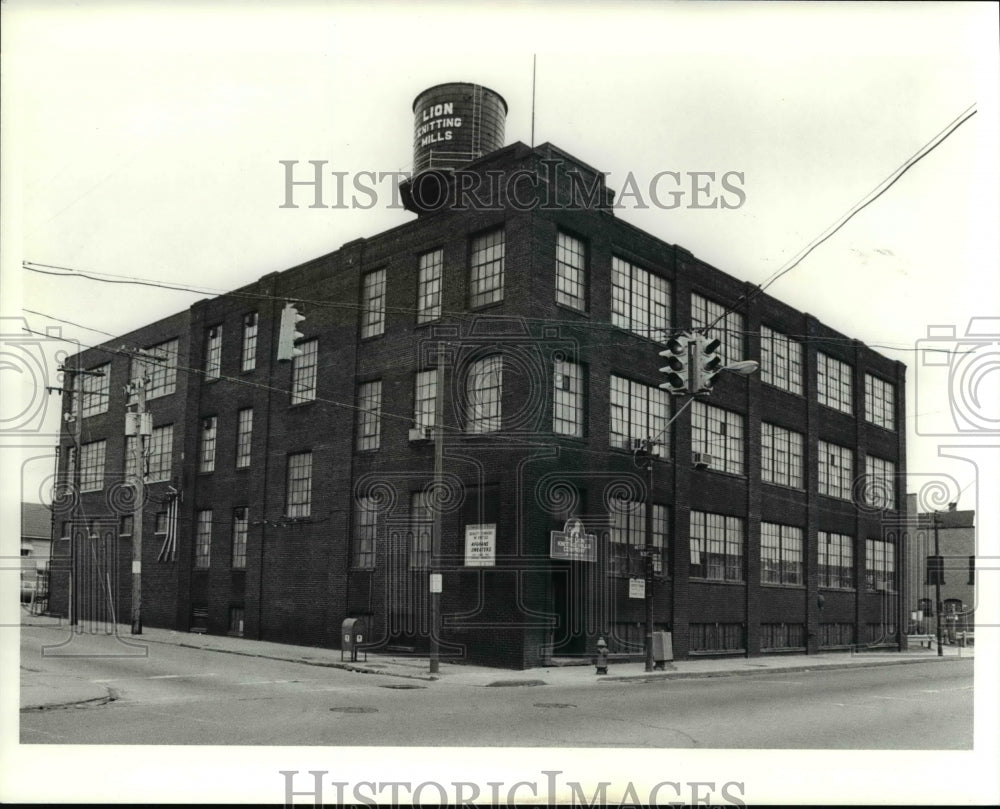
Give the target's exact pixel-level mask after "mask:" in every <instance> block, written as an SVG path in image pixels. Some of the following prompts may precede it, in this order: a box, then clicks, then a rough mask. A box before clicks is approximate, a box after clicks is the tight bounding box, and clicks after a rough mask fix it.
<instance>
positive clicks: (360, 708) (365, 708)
mask: <svg viewBox="0 0 1000 809" xmlns="http://www.w3.org/2000/svg"><path fill="white" fill-rule="evenodd" d="M330 710H331V711H336V712H337V713H378V708H372V707H371V706H370V705H342V706H340V707H337V708H331V709H330Z"/></svg>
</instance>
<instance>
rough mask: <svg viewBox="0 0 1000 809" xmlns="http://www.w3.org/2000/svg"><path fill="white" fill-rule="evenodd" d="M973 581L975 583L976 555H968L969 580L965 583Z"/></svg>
mask: <svg viewBox="0 0 1000 809" xmlns="http://www.w3.org/2000/svg"><path fill="white" fill-rule="evenodd" d="M975 583H976V557H975V556H970V557H969V581H968V582H967V584H975Z"/></svg>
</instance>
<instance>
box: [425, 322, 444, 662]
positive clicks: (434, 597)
mask: <svg viewBox="0 0 1000 809" xmlns="http://www.w3.org/2000/svg"><path fill="white" fill-rule="evenodd" d="M434 379H435V382H434V490H435V491H437V492H440V491H441V487H442V486H443V485H444V424H443V421H444V343H443V342H439V343H438V348H437V369H436V373H435V376H434ZM433 517H434V522H433V525H432V528H431V570H430V581H429V582H428V585H429V589H430V597H431V638H430V641H431V643H430V673H431V674H437V673H438V669H439V667H440V648H439V644H438V632H439V630H440V628H441V592H440V590H441V573H440V571H439V569H438V568H439V565H440V559H439V557H440V555H441V509H440V508H437V507H435V508H434V514H433Z"/></svg>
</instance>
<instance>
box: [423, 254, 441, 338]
mask: <svg viewBox="0 0 1000 809" xmlns="http://www.w3.org/2000/svg"><path fill="white" fill-rule="evenodd" d="M443 269H444V250H431V251H430V252H429V253H424V254H423V255H421V256H420V261H419V269H418V270H417V323H429V322H430V321H432V320H437V319H438V318H439V317H441V272H442V270H443Z"/></svg>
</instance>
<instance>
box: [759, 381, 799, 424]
mask: <svg viewBox="0 0 1000 809" xmlns="http://www.w3.org/2000/svg"><path fill="white" fill-rule="evenodd" d="M760 384H761V385H766V386H767V387H769V388H771V389H772V390H777V391H781V392H782V393H786V394H788V395H789V396H795V397H796V398H798V399H802V400H805V398H806V397H805V394H804V393H796V392H795V391H794V390H788V388H783V387H781V385H775V384H774V383H773V382H765V381H764V380H763V379H762V380H761V381H760ZM779 426H780V425H779Z"/></svg>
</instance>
